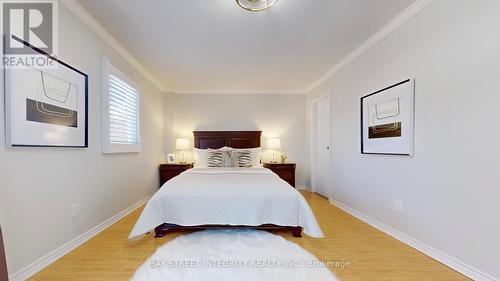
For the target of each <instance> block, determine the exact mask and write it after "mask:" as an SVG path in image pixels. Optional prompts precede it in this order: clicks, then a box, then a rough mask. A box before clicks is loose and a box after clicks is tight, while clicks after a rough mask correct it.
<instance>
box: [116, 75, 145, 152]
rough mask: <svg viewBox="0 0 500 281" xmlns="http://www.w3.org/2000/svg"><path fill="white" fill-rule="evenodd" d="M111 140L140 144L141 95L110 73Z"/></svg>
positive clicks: (120, 142)
mask: <svg viewBox="0 0 500 281" xmlns="http://www.w3.org/2000/svg"><path fill="white" fill-rule="evenodd" d="M109 142H110V143H119V144H139V143H140V134H139V96H138V92H137V90H136V89H135V88H133V87H131V86H130V85H128V84H127V83H126V82H124V81H122V80H121V79H120V78H118V77H116V76H115V75H113V74H110V75H109Z"/></svg>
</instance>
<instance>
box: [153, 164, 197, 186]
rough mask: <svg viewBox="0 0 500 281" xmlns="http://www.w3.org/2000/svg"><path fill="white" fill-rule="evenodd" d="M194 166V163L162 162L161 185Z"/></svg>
mask: <svg viewBox="0 0 500 281" xmlns="http://www.w3.org/2000/svg"><path fill="white" fill-rule="evenodd" d="M191 168H193V164H161V165H160V187H161V186H163V184H164V183H165V182H167V181H169V180H170V179H172V178H173V177H176V176H178V175H179V174H180V173H182V172H184V171H186V170H188V169H191Z"/></svg>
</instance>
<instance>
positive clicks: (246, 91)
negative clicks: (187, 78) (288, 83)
mask: <svg viewBox="0 0 500 281" xmlns="http://www.w3.org/2000/svg"><path fill="white" fill-rule="evenodd" d="M172 92H173V93H174V94H179V95H183V94H208V95H210V94H235V95H245V94H249V95H257V94H276V95H305V94H307V93H306V92H305V91H303V90H297V89H273V90H265V89H264V90H258V89H206V90H203V89H193V90H189V89H177V90H175V89H174V90H172Z"/></svg>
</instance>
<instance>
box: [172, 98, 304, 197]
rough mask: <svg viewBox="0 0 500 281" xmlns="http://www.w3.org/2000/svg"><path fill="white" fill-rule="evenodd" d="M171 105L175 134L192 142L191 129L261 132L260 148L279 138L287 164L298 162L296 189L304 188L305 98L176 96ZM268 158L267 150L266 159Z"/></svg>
mask: <svg viewBox="0 0 500 281" xmlns="http://www.w3.org/2000/svg"><path fill="white" fill-rule="evenodd" d="M168 102H172V98H167V101H166V103H168ZM173 102H174V103H175V108H176V109H175V113H174V132H175V135H176V136H181V137H187V138H189V139H190V140H191V141H192V138H193V133H192V131H193V130H243V131H244V130H262V141H263V143H262V144H263V145H264V144H265V141H266V139H267V138H269V137H280V138H281V143H282V147H283V152H284V153H285V154H286V155H287V156H288V160H287V161H288V162H295V163H297V171H296V181H297V182H296V183H297V186H301V187H303V186H304V185H305V183H306V173H307V164H306V160H307V159H306V151H305V149H304V148H305V147H304V141H305V138H306V134H305V127H306V123H305V119H306V113H305V104H306V96H305V95H296V94H290V95H287V94H273V95H268V94H255V95H253V94H243V95H234V94H175V95H173ZM271 155H272V154H271ZM271 155H270V154H269V151H267V152H266V153H265V154H264V157H265V160H266V159H267V160H268V159H269V157H272V156H271Z"/></svg>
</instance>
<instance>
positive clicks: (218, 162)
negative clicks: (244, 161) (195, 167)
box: [207, 149, 224, 167]
mask: <svg viewBox="0 0 500 281" xmlns="http://www.w3.org/2000/svg"><path fill="white" fill-rule="evenodd" d="M223 154H224V152H223V151H221V150H213V149H209V150H208V164H207V166H208V167H222V163H223V161H222V158H223Z"/></svg>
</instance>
